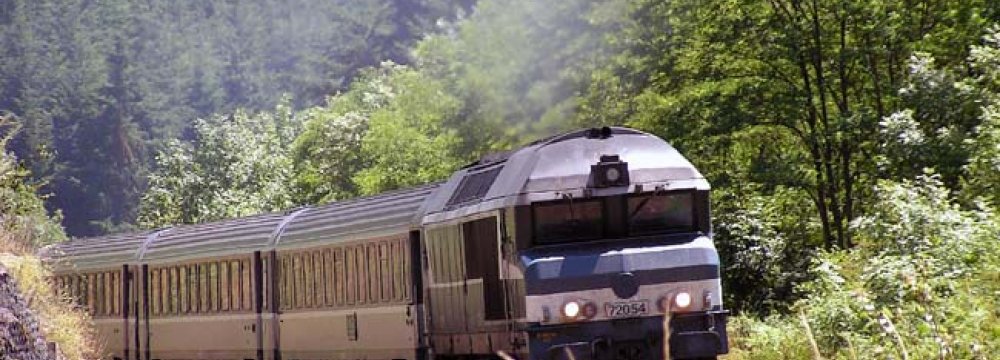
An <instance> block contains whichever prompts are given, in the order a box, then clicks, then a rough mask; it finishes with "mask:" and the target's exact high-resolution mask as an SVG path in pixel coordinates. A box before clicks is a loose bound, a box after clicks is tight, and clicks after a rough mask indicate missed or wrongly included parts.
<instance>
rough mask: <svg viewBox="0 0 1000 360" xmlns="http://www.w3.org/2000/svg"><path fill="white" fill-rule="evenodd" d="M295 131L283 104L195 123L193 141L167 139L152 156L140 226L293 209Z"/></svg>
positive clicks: (296, 122)
mask: <svg viewBox="0 0 1000 360" xmlns="http://www.w3.org/2000/svg"><path fill="white" fill-rule="evenodd" d="M298 128H299V120H298V119H297V118H296V117H295V115H294V114H293V113H292V112H291V111H290V109H289V107H288V105H287V104H283V105H279V107H278V108H277V109H276V110H275V112H274V113H269V112H260V113H256V114H249V113H247V112H245V111H237V112H236V113H235V114H233V115H232V116H214V117H211V118H208V119H204V120H199V121H198V122H196V124H195V139H194V141H193V142H191V143H184V142H181V141H176V140H175V141H172V142H170V143H168V144H167V150H166V151H164V152H162V153H160V155H159V156H157V171H156V172H155V173H153V174H151V175H150V178H149V190H147V192H146V195H145V196H143V200H142V203H141V206H140V214H139V222H140V224H141V225H142V226H144V227H147V228H153V227H161V226H165V225H172V224H192V223H199V222H206V221H213V220H219V219H226V218H233V217H238V216H247V215H253V214H258V213H262V212H267V211H278V210H283V209H287V208H289V207H291V206H292V205H293V196H294V194H295V189H294V187H292V186H289V185H290V184H292V183H293V181H292V178H293V172H292V159H291V156H290V153H291V151H290V146H289V144H290V142H291V140H290V139H292V138H293V137H294V135H295V134H297V132H298Z"/></svg>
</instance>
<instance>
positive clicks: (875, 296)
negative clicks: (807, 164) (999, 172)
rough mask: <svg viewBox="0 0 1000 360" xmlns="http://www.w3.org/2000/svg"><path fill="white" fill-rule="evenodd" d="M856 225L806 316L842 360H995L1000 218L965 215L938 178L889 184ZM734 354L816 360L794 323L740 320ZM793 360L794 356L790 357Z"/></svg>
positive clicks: (809, 286)
mask: <svg viewBox="0 0 1000 360" xmlns="http://www.w3.org/2000/svg"><path fill="white" fill-rule="evenodd" d="M872 209H875V210H874V212H873V213H872V214H870V215H868V216H865V217H862V218H861V219H859V220H857V221H855V222H854V224H853V227H854V232H855V234H857V239H858V246H857V247H855V248H853V249H850V250H846V251H833V252H824V253H821V254H819V256H817V258H816V260H815V262H814V264H813V266H812V268H811V273H812V276H813V277H814V279H813V280H812V281H810V282H808V283H806V284H804V285H803V286H802V287H801V288H800V290H801V291H803V292H804V293H805V294H807V296H806V297H805V298H804V299H802V300H800V301H798V302H797V303H796V304H795V305H794V306H793V307H792V311H793V314H801V316H804V317H805V319H806V321H807V323H808V325H809V327H810V328H811V330H812V334H813V335H814V337H815V339H816V344H817V350H818V351H819V352H820V353H821V354H822V356H824V357H828V358H835V359H841V358H842V359H856V358H858V359H860V358H886V357H890V358H903V359H928V358H940V359H988V358H992V357H991V356H993V355H996V354H997V353H998V351H1000V323H998V320H1000V303H998V299H1000V296H998V294H1000V281H998V280H1000V245H998V244H1000V242H998V241H997V235H998V234H1000V221H998V220H1000V219H998V216H997V215H996V214H995V213H993V212H992V211H991V210H990V209H975V210H965V209H961V208H959V207H958V206H957V205H956V204H955V202H954V201H953V199H952V198H951V197H950V195H949V192H948V190H947V188H945V187H944V185H943V184H942V183H941V180H940V179H939V177H938V176H936V175H925V176H922V177H920V178H918V179H917V180H916V181H907V182H901V183H893V182H883V183H881V184H880V185H879V186H878V187H877V191H876V203H875V204H873V206H872ZM733 323H734V335H735V336H734V340H733V344H734V347H735V350H734V354H739V356H742V357H746V358H754V359H782V358H801V357H811V356H812V355H810V352H808V351H807V352H803V351H802V349H803V346H805V349H809V345H808V342H804V341H805V340H804V338H805V337H804V336H803V333H804V332H805V331H806V330H805V329H806V327H805V325H804V324H803V321H802V320H801V319H800V318H799V317H798V316H796V315H786V316H780V317H770V318H766V319H764V320H755V319H746V318H737V319H734V322H733ZM789 355H792V356H789Z"/></svg>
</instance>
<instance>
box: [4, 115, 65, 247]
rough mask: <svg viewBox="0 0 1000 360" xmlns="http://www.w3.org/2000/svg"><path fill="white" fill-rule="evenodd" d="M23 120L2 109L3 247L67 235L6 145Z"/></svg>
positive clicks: (34, 243) (42, 242)
mask: <svg viewBox="0 0 1000 360" xmlns="http://www.w3.org/2000/svg"><path fill="white" fill-rule="evenodd" d="M19 129H20V124H19V122H18V121H17V119H16V118H14V116H13V115H12V114H9V113H0V247H2V248H5V251H11V250H14V249H12V248H11V247H15V248H24V249H32V248H35V247H38V246H41V245H48V244H53V243H56V242H59V241H62V240H65V239H66V235H65V234H64V233H63V230H62V228H61V227H60V226H59V214H58V213H56V214H55V215H54V216H49V214H48V212H47V211H46V210H45V207H44V204H43V202H42V201H43V198H42V197H39V196H38V195H37V191H38V190H39V187H38V186H37V185H31V184H30V177H31V174H30V173H29V172H28V171H27V169H25V168H23V167H21V166H20V165H19V164H18V162H17V159H16V158H15V157H14V156H13V155H12V154H10V153H9V152H7V150H6V147H7V144H8V143H9V142H10V140H11V138H13V136H14V134H16V133H17V131H18V130H19Z"/></svg>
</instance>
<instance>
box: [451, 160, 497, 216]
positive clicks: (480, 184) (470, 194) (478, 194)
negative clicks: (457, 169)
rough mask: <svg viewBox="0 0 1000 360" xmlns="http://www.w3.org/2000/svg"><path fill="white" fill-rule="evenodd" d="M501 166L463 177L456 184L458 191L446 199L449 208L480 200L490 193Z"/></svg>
mask: <svg viewBox="0 0 1000 360" xmlns="http://www.w3.org/2000/svg"><path fill="white" fill-rule="evenodd" d="M501 169H503V166H497V167H494V168H490V169H487V170H483V171H479V172H476V173H472V174H468V175H465V177H464V178H462V182H461V183H459V184H458V190H456V191H455V193H454V194H452V195H451V199H448V204H447V205H445V206H447V207H449V208H454V207H457V206H460V205H464V204H467V203H469V202H472V201H476V200H479V199H482V198H483V196H486V193H487V192H488V191H490V186H493V182H494V181H496V179H497V175H499V174H500V170H501Z"/></svg>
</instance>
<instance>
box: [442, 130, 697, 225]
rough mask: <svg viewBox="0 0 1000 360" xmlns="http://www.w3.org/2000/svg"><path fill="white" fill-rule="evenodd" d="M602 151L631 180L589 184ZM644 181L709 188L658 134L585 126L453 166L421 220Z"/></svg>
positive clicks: (630, 188)
mask: <svg viewBox="0 0 1000 360" xmlns="http://www.w3.org/2000/svg"><path fill="white" fill-rule="evenodd" d="M602 155H618V157H619V158H620V159H621V161H623V162H626V163H628V170H629V176H630V180H631V185H630V186H628V187H620V188H608V189H588V185H587V184H588V181H589V180H590V172H591V165H594V164H597V163H598V161H599V160H600V158H601V156H602ZM637 186H638V187H642V186H644V187H645V189H647V190H646V191H651V190H652V189H653V188H654V187H657V186H659V187H662V188H664V189H666V190H670V189H691V188H696V189H704V190H707V189H708V188H709V185H708V182H707V181H706V180H705V178H704V176H702V175H701V173H700V172H698V170H697V169H696V168H695V167H694V165H692V164H691V163H690V162H689V161H688V160H687V159H686V158H684V156H682V155H681V154H680V153H679V152H678V151H677V150H676V149H674V148H673V147H672V146H670V144H668V143H667V142H665V141H663V140H662V139H660V138H658V137H656V136H654V135H651V134H648V133H644V132H641V131H637V130H633V129H628V128H620V127H612V128H604V129H603V130H602V129H587V130H579V131H575V132H570V133H566V134H562V135H557V136H553V137H549V138H546V139H542V140H539V141H536V142H534V143H531V144H529V145H527V146H525V147H523V148H520V149H517V150H515V151H512V152H508V153H501V154H496V155H492V156H487V157H485V158H484V159H482V160H480V161H477V162H475V163H472V164H470V165H469V166H466V167H465V168H463V169H461V170H459V171H457V172H456V173H455V174H453V175H452V177H451V178H450V179H449V180H448V182H447V183H446V184H444V185H443V186H442V189H441V191H438V192H437V193H436V194H435V196H434V197H432V198H431V199H429V200H428V202H429V203H428V205H427V210H426V217H425V218H424V219H423V222H424V223H435V222H444V221H449V220H451V219H456V218H461V217H462V216H465V215H468V214H471V213H477V212H482V211H488V210H491V209H497V208H501V207H507V206H512V205H526V204H529V203H531V202H534V201H545V200H556V199H559V198H560V197H559V196H562V195H564V194H570V195H572V196H573V197H574V198H580V197H586V196H589V195H587V192H589V193H590V194H591V195H607V194H611V193H615V192H618V193H624V192H632V191H636V190H637V189H639V188H638V187H637ZM468 194H471V195H468Z"/></svg>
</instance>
